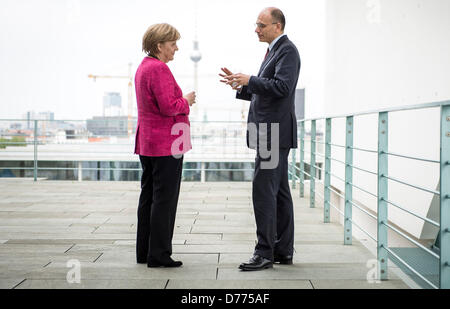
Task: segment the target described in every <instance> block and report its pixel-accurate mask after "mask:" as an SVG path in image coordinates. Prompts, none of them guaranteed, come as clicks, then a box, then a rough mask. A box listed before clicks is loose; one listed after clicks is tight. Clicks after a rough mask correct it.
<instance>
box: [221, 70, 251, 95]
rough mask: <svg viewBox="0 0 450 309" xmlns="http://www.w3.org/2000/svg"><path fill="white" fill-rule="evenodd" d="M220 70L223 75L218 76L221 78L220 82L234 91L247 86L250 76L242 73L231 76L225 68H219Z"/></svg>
mask: <svg viewBox="0 0 450 309" xmlns="http://www.w3.org/2000/svg"><path fill="white" fill-rule="evenodd" d="M221 70H222V72H224V73H225V75H224V74H219V76H220V77H222V78H223V79H222V80H221V82H222V83H224V84H227V85H230V86H231V88H233V89H234V90H240V89H241V88H242V87H243V86H247V85H248V82H249V80H250V75H245V74H242V73H237V74H233V73H232V72H231V71H230V70H228V69H227V68H221Z"/></svg>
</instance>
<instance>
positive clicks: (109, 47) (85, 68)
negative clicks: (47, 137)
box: [0, 0, 325, 120]
mask: <svg viewBox="0 0 450 309" xmlns="http://www.w3.org/2000/svg"><path fill="white" fill-rule="evenodd" d="M324 3H325V0H296V1H292V0H277V1H266V0H164V1H153V0H150V1H149V0H146V1H141V0H39V1H36V0H2V1H1V4H0V68H1V69H0V118H21V117H22V115H23V114H24V113H25V112H26V111H29V110H34V111H36V112H40V111H53V112H55V118H57V119H85V118H88V117H92V116H93V115H101V113H102V96H103V94H104V92H106V91H116V92H120V93H121V94H122V105H123V109H124V111H125V110H126V106H127V81H126V80H105V79H103V80H97V82H95V83H94V82H93V80H92V79H89V78H88V77H87V76H88V74H90V73H92V74H100V75H127V72H128V63H129V62H131V63H133V68H132V71H133V74H134V72H135V71H136V68H137V66H138V65H139V63H140V62H141V61H142V58H143V57H144V54H143V53H142V51H141V40H142V36H143V34H144V32H145V30H146V29H147V27H148V26H150V25H152V24H154V23H159V22H167V23H170V24H172V25H173V26H175V27H176V28H177V29H178V30H179V31H180V33H181V35H182V38H181V40H180V41H179V42H178V46H179V49H180V50H179V51H178V52H177V54H176V55H175V60H174V61H173V62H170V63H169V66H170V68H171V70H172V72H173V73H174V76H175V78H176V79H177V81H178V83H179V84H180V86H181V88H182V89H183V91H185V92H187V91H191V90H192V89H193V85H194V83H193V79H192V75H193V64H192V62H191V60H190V59H189V56H190V53H191V52H192V49H193V40H194V37H195V33H196V32H197V37H198V40H199V43H200V51H201V53H202V56H203V58H202V60H201V62H200V64H199V70H200V71H199V74H200V81H199V94H198V95H199V98H198V104H199V106H200V105H201V106H202V108H204V109H205V110H206V111H207V112H209V111H211V114H213V111H214V110H215V109H217V108H223V109H227V108H236V106H238V108H241V107H242V108H244V109H248V104H247V103H243V102H241V101H236V100H235V99H234V95H235V94H234V93H233V92H232V91H231V90H229V89H228V88H226V87H224V85H222V84H221V83H219V78H218V76H217V74H218V73H219V70H220V67H222V66H227V67H228V68H230V69H231V70H232V71H235V72H242V73H248V74H257V72H258V69H259V66H260V64H261V61H262V59H263V57H264V54H265V49H266V48H267V44H265V43H260V42H259V41H258V38H257V36H256V34H255V33H254V30H255V27H254V23H255V21H256V19H257V16H258V14H259V12H260V11H261V10H262V9H263V8H264V7H267V6H277V7H279V8H280V9H282V10H283V11H284V13H285V15H286V19H287V26H286V34H287V35H288V36H289V38H290V39H291V40H292V41H293V42H294V43H295V44H296V45H297V47H298V49H299V51H300V56H301V58H302V71H301V73H300V81H299V84H298V88H303V87H305V88H306V89H307V90H306V91H307V100H308V103H309V104H310V105H311V109H310V112H311V113H313V114H314V113H319V114H320V112H321V109H322V104H323V96H322V92H323V80H324V65H325V64H324V61H325V56H324V55H325V51H324V49H325V4H324ZM196 8H197V9H196ZM196 12H197V14H196ZM196 15H197V17H198V18H197V31H195V29H196V27H195V19H196V18H195V16H196ZM133 92H134V89H133ZM134 105H135V102H134ZM221 115H222V117H223V118H224V119H223V120H230V119H228V118H227V117H229V115H228V114H226V113H221ZM217 117H219V118H220V116H215V117H210V119H216V118H217ZM236 120H239V119H236Z"/></svg>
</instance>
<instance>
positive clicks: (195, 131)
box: [0, 119, 254, 182]
mask: <svg viewBox="0 0 450 309" xmlns="http://www.w3.org/2000/svg"><path fill="white" fill-rule="evenodd" d="M126 121H127V120H125V122H126ZM114 122H116V123H114ZM123 122H124V120H116V119H108V120H107V121H106V120H98V121H96V120H35V119H33V120H31V119H28V120H24V119H0V160H3V161H17V160H18V159H17V158H14V157H13V158H12V159H11V157H5V153H7V152H6V151H5V152H4V153H3V156H2V151H1V150H2V147H3V148H5V147H7V148H9V149H11V147H15V148H14V149H15V150H14V151H15V152H17V153H19V154H20V155H21V156H22V157H23V159H24V160H23V161H27V162H32V166H0V171H1V170H10V171H28V172H30V171H33V178H34V180H35V181H36V180H37V179H38V177H39V174H40V173H41V172H44V171H46V172H48V171H50V172H51V171H54V172H56V171H73V172H74V173H77V174H78V175H77V178H78V180H79V181H81V180H82V179H83V171H87V172H100V171H101V172H111V173H113V172H139V173H140V172H141V168H140V165H139V158H138V156H133V150H134V132H133V134H128V132H127V127H128V126H127V125H125V126H124V125H121V123H122V124H123ZM105 123H106V125H105ZM2 124H3V127H4V129H3V130H1V127H2ZM14 124H16V125H18V127H20V129H17V130H12V129H9V128H8V129H5V127H7V126H8V125H10V126H11V127H14ZM89 124H91V125H92V126H93V128H91V129H89V128H88V126H89ZM58 126H66V127H67V126H68V127H69V129H67V130H64V129H57V127H58ZM246 126H247V123H246V122H244V121H213V122H210V121H191V140H192V145H193V149H192V150H191V151H190V152H188V154H187V155H186V156H185V158H186V157H188V158H190V163H192V162H198V163H199V164H197V165H198V166H197V165H195V164H190V165H194V166H190V165H189V164H185V168H183V173H185V172H186V173H189V172H197V173H199V174H200V181H202V182H203V181H205V180H206V176H205V174H206V173H207V172H253V168H242V166H241V167H239V166H238V167H232V168H223V167H220V168H218V167H214V166H210V167H208V164H209V165H211V164H210V163H211V162H214V158H220V159H221V161H220V163H226V164H225V165H233V163H242V162H251V161H254V154H253V153H252V152H251V150H248V149H247V147H246V145H245V140H246V138H245V134H246ZM133 127H134V128H135V127H136V123H134V124H133ZM108 130H109V131H111V130H112V131H113V132H114V134H110V135H105V134H102V131H105V132H106V131H108ZM96 131H97V132H96ZM11 132H14V134H12V133H11ZM17 132H21V135H20V134H18V133H17ZM58 132H59V133H62V136H58ZM13 137H16V139H15V140H13V139H12V138H13ZM17 139H21V140H20V141H17ZM108 139H110V140H109V141H106V142H102V141H103V140H108ZM20 146H22V147H24V148H22V147H20ZM51 146H54V147H53V148H52V149H47V150H45V149H46V147H51ZM68 147H70V148H68ZM92 147H95V148H92ZM31 148H32V149H31ZM66 148H67V149H66ZM75 148H76V149H75ZM25 150H26V151H25ZM49 154H52V159H48V158H47V159H45V158H44V159H43V157H45V156H46V155H49ZM92 155H94V156H92ZM109 155H113V156H116V157H117V156H119V157H120V158H113V157H111V158H109V157H108V156H109ZM66 157H70V158H69V159H66ZM78 157H79V159H78ZM101 157H103V159H99V158H101ZM130 157H131V158H130ZM124 158H125V160H123V159H124ZM204 158H207V159H208V161H203V159H204ZM64 160H66V161H70V162H73V163H74V164H73V166H68V167H54V166H52V167H49V166H46V165H48V164H43V161H64ZM197 160H198V161H197ZM227 160H228V161H227ZM86 161H88V162H108V161H109V162H113V161H118V162H129V163H136V166H135V167H134V166H133V167H115V166H114V164H111V165H110V166H106V167H105V166H102V167H100V166H97V167H89V166H85V165H84V164H82V162H86ZM185 162H186V160H185ZM13 165H14V164H13ZM128 165H133V164H128ZM238 165H239V164H238ZM244 167H245V166H244Z"/></svg>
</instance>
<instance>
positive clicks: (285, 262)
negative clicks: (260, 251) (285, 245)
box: [273, 254, 292, 265]
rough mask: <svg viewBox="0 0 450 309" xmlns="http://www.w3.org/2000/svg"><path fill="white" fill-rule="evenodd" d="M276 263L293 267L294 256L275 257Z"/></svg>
mask: <svg viewBox="0 0 450 309" xmlns="http://www.w3.org/2000/svg"><path fill="white" fill-rule="evenodd" d="M273 261H274V263H279V264H282V265H292V255H277V254H275V255H274V257H273Z"/></svg>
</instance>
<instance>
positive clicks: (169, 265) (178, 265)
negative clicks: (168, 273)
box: [147, 259, 183, 267]
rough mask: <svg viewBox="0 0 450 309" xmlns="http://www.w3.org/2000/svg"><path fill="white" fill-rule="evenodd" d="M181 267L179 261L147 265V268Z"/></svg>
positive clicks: (181, 263)
mask: <svg viewBox="0 0 450 309" xmlns="http://www.w3.org/2000/svg"><path fill="white" fill-rule="evenodd" d="M181 265H183V262H181V261H174V260H172V259H170V261H168V262H164V263H160V262H149V263H147V267H180V266H181Z"/></svg>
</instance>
